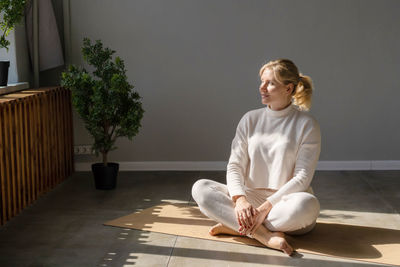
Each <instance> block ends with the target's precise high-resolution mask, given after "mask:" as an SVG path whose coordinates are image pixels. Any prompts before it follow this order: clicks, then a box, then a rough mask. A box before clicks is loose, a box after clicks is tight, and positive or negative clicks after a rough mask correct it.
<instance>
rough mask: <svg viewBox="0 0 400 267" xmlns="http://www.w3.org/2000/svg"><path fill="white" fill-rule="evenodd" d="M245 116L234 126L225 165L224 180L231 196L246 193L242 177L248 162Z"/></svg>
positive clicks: (243, 177)
mask: <svg viewBox="0 0 400 267" xmlns="http://www.w3.org/2000/svg"><path fill="white" fill-rule="evenodd" d="M246 117H247V116H246V115H244V116H243V117H242V119H241V120H240V122H239V124H238V126H237V128H236V134H235V137H234V138H233V141H232V146H231V155H230V157H229V162H228V166H227V172H226V181H227V187H228V191H229V195H230V196H231V197H233V196H238V195H246V193H245V190H244V179H245V175H246V170H247V166H248V164H249V155H248V151H247V145H248V144H247V127H246Z"/></svg>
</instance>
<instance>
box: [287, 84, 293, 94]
mask: <svg viewBox="0 0 400 267" xmlns="http://www.w3.org/2000/svg"><path fill="white" fill-rule="evenodd" d="M293 90H294V84H293V83H289V84H288V85H287V88H286V91H287V92H288V94H292V93H293Z"/></svg>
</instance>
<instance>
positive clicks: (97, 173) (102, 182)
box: [92, 162, 119, 190]
mask: <svg viewBox="0 0 400 267" xmlns="http://www.w3.org/2000/svg"><path fill="white" fill-rule="evenodd" d="M118 169H119V164H118V163H113V162H109V163H108V164H107V166H104V164H103V163H94V164H92V172H93V176H94V183H95V185H96V189H100V190H109V189H114V188H115V186H116V185H117V175H118Z"/></svg>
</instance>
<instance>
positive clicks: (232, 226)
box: [192, 179, 319, 255]
mask: <svg viewBox="0 0 400 267" xmlns="http://www.w3.org/2000/svg"><path fill="white" fill-rule="evenodd" d="M268 194H269V195H270V194H271V193H270V192H268V191H265V190H257V189H255V190H252V189H248V190H247V191H246V197H247V200H248V201H249V202H250V203H251V204H252V205H253V206H254V207H255V208H256V207H258V206H260V205H261V204H262V203H263V202H264V201H265V200H266V198H267V197H268V196H269V195H268ZM192 196H193V199H194V200H195V201H196V202H197V204H198V206H199V208H200V210H201V212H202V213H203V214H204V215H206V216H207V217H209V218H211V219H213V220H215V221H217V222H219V224H217V225H215V226H214V227H212V228H211V229H210V234H211V235H217V234H230V235H240V233H239V232H238V229H239V227H240V226H239V223H238V221H237V219H236V216H235V206H234V205H235V204H234V203H233V201H232V200H231V198H230V196H229V193H228V189H227V186H226V185H224V184H221V183H218V182H215V181H212V180H206V179H201V180H198V181H197V182H196V183H195V184H194V185H193V187H192ZM318 214H319V202H318V200H317V199H316V197H315V196H313V195H312V194H310V193H306V192H298V193H292V194H289V195H287V196H284V197H283V198H282V199H281V201H279V202H278V203H276V204H275V205H274V206H273V207H272V209H271V211H270V212H269V214H268V216H267V217H266V219H265V221H264V223H263V225H261V226H260V227H259V228H258V230H257V231H256V232H255V233H254V234H253V237H254V238H255V239H257V240H258V241H259V242H261V243H262V244H264V245H266V246H268V247H270V248H274V249H280V250H283V251H284V252H285V253H287V254H289V255H290V254H291V253H292V251H293V249H292V248H291V247H290V245H289V244H288V243H287V242H286V240H285V238H284V234H283V232H285V233H289V234H304V233H306V232H308V231H310V230H311V229H312V228H313V227H314V225H315V221H316V219H317V217H318Z"/></svg>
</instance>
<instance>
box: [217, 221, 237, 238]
mask: <svg viewBox="0 0 400 267" xmlns="http://www.w3.org/2000/svg"><path fill="white" fill-rule="evenodd" d="M209 234H210V235H213V236H215V235H222V234H225V235H241V234H240V233H238V232H236V231H235V230H232V229H231V228H229V227H226V226H225V225H223V224H222V223H217V224H216V225H214V226H213V227H211V229H210V231H209Z"/></svg>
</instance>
